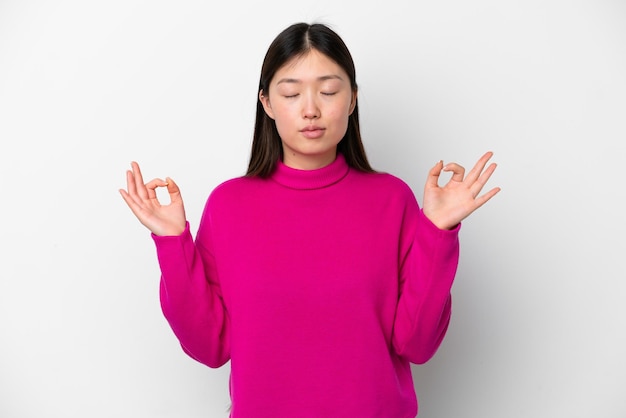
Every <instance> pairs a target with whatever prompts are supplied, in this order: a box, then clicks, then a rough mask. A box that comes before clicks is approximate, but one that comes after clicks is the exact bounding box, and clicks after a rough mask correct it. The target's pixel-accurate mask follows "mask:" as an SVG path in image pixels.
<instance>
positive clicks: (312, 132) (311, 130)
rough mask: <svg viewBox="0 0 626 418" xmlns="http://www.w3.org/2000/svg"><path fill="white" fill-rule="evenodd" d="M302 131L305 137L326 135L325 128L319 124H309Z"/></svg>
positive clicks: (314, 137) (312, 137) (311, 137)
mask: <svg viewBox="0 0 626 418" xmlns="http://www.w3.org/2000/svg"><path fill="white" fill-rule="evenodd" d="M300 132H301V133H302V135H303V136H304V137H305V138H308V139H316V138H319V137H321V136H322V135H324V128H321V127H319V126H307V127H306V128H304V129H301V130H300Z"/></svg>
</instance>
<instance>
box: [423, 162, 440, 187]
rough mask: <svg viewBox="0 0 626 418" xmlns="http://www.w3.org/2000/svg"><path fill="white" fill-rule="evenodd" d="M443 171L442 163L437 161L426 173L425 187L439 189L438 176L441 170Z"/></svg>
mask: <svg viewBox="0 0 626 418" xmlns="http://www.w3.org/2000/svg"><path fill="white" fill-rule="evenodd" d="M442 169H443V161H439V162H438V163H437V164H435V166H434V167H433V168H431V169H430V171H429V172H428V178H427V179H426V186H427V187H439V175H440V174H441V170H442Z"/></svg>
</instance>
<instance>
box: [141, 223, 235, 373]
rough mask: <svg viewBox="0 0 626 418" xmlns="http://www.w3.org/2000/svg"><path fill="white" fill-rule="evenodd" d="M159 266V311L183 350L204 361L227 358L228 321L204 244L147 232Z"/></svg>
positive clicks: (187, 233) (212, 362)
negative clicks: (151, 236) (154, 245)
mask: <svg viewBox="0 0 626 418" xmlns="http://www.w3.org/2000/svg"><path fill="white" fill-rule="evenodd" d="M153 239H154V241H155V243H156V247H157V256H158V260H159V265H160V267H161V285H160V299H161V309H162V311H163V315H164V316H165V318H166V319H167V321H168V322H169V324H170V327H171V328H172V331H173V332H174V334H175V335H176V337H177V338H178V340H179V341H180V344H181V346H182V348H183V350H184V351H185V352H186V353H187V354H188V355H189V356H191V357H192V358H194V359H195V360H197V361H199V362H200V363H203V364H206V365H207V366H209V367H220V366H222V365H223V364H224V363H226V362H227V361H228V360H229V358H230V338H229V332H230V325H229V318H228V315H227V312H226V309H225V307H224V303H223V299H222V295H221V289H220V286H219V282H218V280H217V271H216V268H215V262H214V259H213V256H212V254H211V251H210V248H205V247H204V246H203V245H200V244H199V243H194V241H193V239H192V236H191V233H190V231H189V224H187V226H186V228H185V231H184V232H183V234H181V235H180V236H175V237H171V236H169V237H159V236H155V235H153Z"/></svg>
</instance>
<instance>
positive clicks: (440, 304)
mask: <svg viewBox="0 0 626 418" xmlns="http://www.w3.org/2000/svg"><path fill="white" fill-rule="evenodd" d="M459 228H460V225H459V226H457V227H456V228H455V229H453V230H449V231H447V230H440V229H438V228H437V227H436V226H435V225H433V224H432V223H431V222H430V221H429V220H428V219H427V218H426V217H425V216H424V214H423V213H421V212H420V214H419V215H418V219H417V228H416V236H415V238H414V242H413V245H412V247H411V250H410V251H409V253H408V254H407V256H406V259H405V260H404V263H403V265H402V268H401V275H402V288H401V294H400V298H399V300H398V307H397V312H396V319H395V323H394V333H393V345H394V348H395V350H396V352H397V353H398V355H400V356H403V357H406V358H407V359H409V361H411V362H413V363H418V364H421V363H425V362H426V361H428V360H429V359H430V358H431V357H432V356H433V355H434V354H435V352H436V351H437V349H438V348H439V345H440V344H441V342H442V340H443V338H444V336H445V334H446V331H447V328H448V324H449V322H450V315H451V305H452V300H451V295H450V291H451V288H452V284H453V282H454V277H455V275H456V269H457V265H458V258H459V242H458V231H459Z"/></svg>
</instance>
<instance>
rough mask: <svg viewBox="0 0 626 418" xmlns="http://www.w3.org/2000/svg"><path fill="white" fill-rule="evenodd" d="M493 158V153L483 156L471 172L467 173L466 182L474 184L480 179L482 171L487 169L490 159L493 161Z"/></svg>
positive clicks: (489, 152) (488, 152)
mask: <svg viewBox="0 0 626 418" xmlns="http://www.w3.org/2000/svg"><path fill="white" fill-rule="evenodd" d="M492 156H493V152H491V151H487V152H486V153H484V154H483V156H482V157H480V158H479V159H478V161H477V162H476V164H475V165H474V167H473V168H472V169H471V170H470V172H469V173H467V178H466V180H467V181H468V182H469V183H470V184H471V183H474V182H475V181H476V180H477V179H478V178H479V176H480V173H482V171H483V170H484V169H485V166H486V165H487V162H488V161H489V159H491V157H492Z"/></svg>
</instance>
